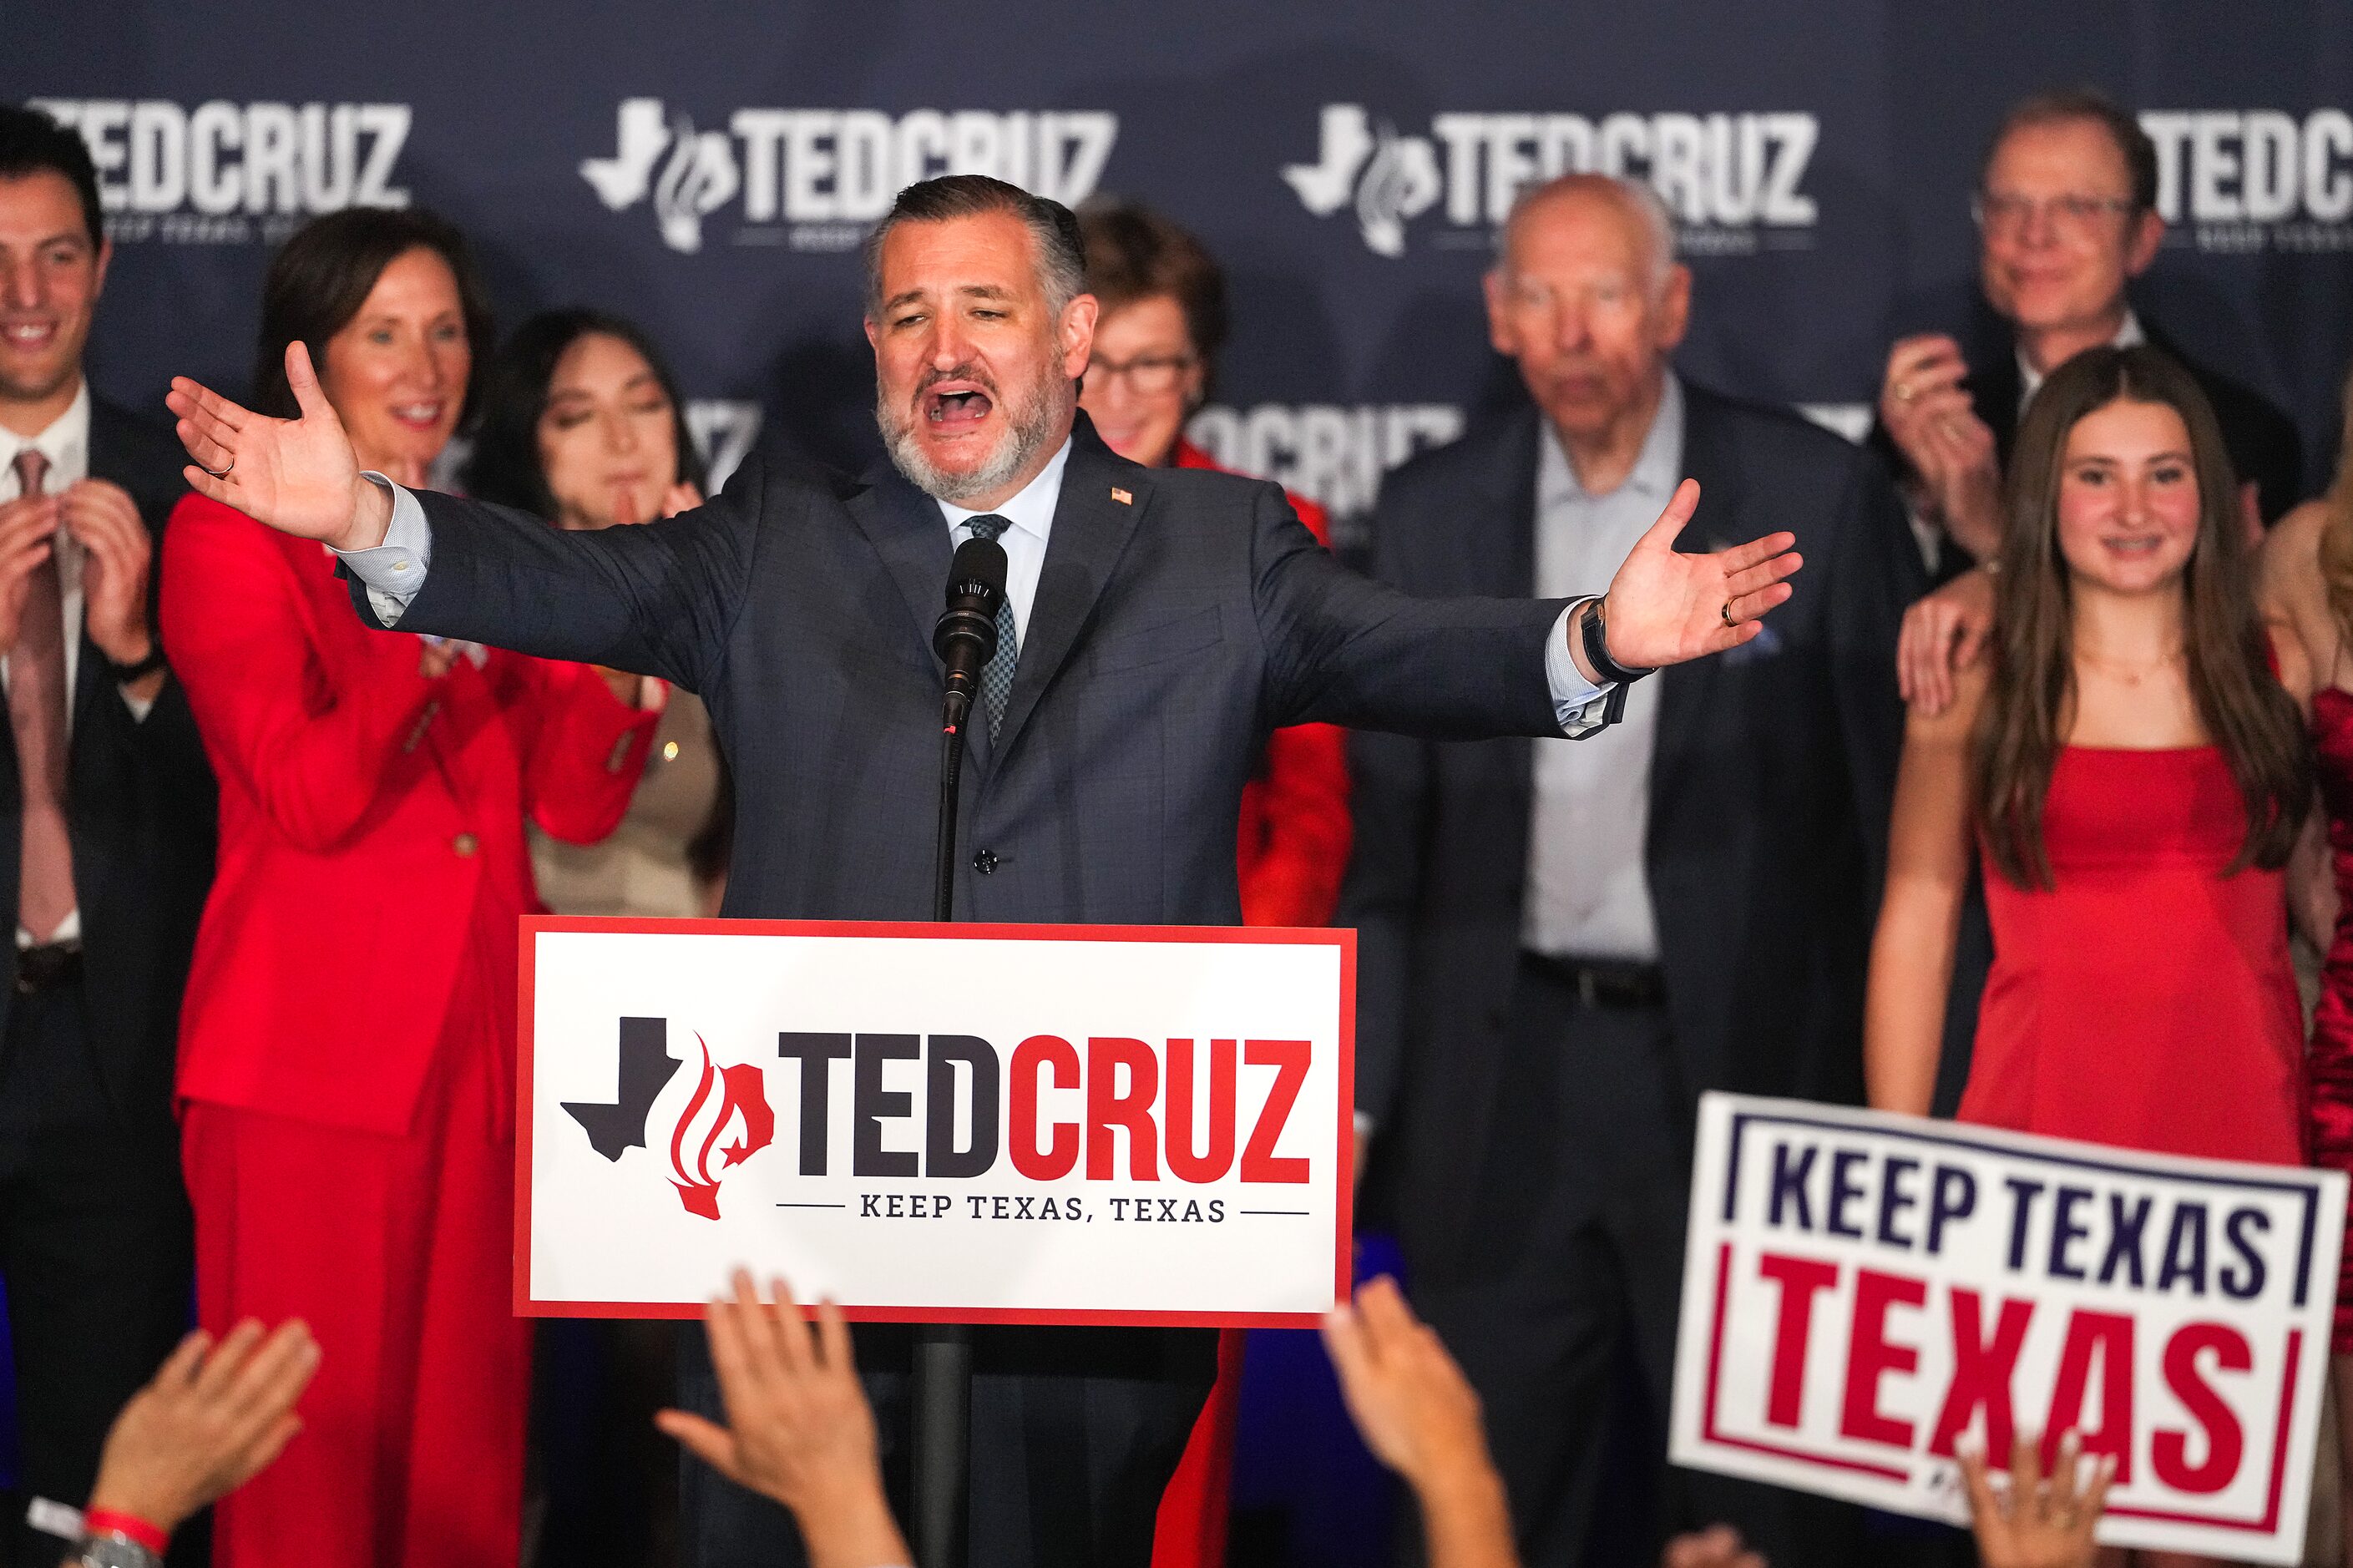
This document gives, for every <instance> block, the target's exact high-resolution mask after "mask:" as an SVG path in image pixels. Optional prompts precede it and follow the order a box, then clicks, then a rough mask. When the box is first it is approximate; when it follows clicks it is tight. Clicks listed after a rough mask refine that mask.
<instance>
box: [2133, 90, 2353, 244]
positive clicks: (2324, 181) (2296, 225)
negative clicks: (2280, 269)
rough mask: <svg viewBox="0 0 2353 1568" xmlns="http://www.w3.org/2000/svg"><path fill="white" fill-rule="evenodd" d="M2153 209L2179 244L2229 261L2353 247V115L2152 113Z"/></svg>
mask: <svg viewBox="0 0 2353 1568" xmlns="http://www.w3.org/2000/svg"><path fill="white" fill-rule="evenodd" d="M2140 123H2141V129H2142V130H2144V131H2146V132H2148V136H2149V140H2150V141H2152V142H2156V143H2157V209H2158V212H2159V213H2161V214H2162V215H2164V217H2165V221H2166V222H2167V223H2168V224H2171V225H2174V226H2175V228H2174V229H2173V231H2172V237H2173V239H2174V240H2175V241H2176V242H2177V243H2185V244H2189V245H2192V246H2195V247H2197V248H2198V249H2200V250H2203V251H2210V252H2217V253H2221V254H2225V255H2233V254H2253V253H2260V252H2263V251H2266V250H2284V251H2289V252H2306V253H2308V252H2314V251H2345V250H2353V221H2348V219H2353V114H2348V113H2347V112H2346V111H2345V110H2341V109H2316V110H2313V111H2311V112H2310V113H2308V114H2306V115H2303V116H2301V117H2298V116H2296V115H2293V114H2289V113H2286V112H2284V111H2283V110H2276V109H2244V110H2241V109H2219V110H2218V109H2200V110H2177V109H2163V110H2147V111H2145V112H2144V113H2143V114H2142V115H2141V117H2140Z"/></svg>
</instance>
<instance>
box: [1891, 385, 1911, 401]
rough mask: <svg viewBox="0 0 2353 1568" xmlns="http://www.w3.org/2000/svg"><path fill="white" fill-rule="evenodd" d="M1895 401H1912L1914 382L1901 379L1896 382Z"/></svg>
mask: <svg viewBox="0 0 2353 1568" xmlns="http://www.w3.org/2000/svg"><path fill="white" fill-rule="evenodd" d="M1895 401H1896V402H1898V403H1909V402H1911V401H1912V384H1911V383H1910V382H1908V381H1899V382H1897V383H1896V384H1895Z"/></svg>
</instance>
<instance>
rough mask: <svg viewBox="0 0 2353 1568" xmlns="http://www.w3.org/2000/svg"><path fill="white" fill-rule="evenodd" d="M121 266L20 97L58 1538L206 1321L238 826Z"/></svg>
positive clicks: (13, 633) (17, 1152) (50, 1407)
mask: <svg viewBox="0 0 2353 1568" xmlns="http://www.w3.org/2000/svg"><path fill="white" fill-rule="evenodd" d="M109 257H110V252H109V250H108V247H107V243H106V239H105V231H104V229H103V227H102V226H101V224H100V214H99V200H98V185H97V180H96V176H95V174H94V173H93V171H92V169H91V165H90V153H89V151H88V149H87V148H86V147H85V146H84V145H83V143H82V141H81V139H80V138H79V136H77V135H76V134H74V133H73V132H70V131H68V130H65V129H62V128H61V127H59V126H58V125H57V124H56V123H55V122H54V121H50V120H49V119H48V118H47V116H46V115H43V114H40V113H38V112H37V111H35V110H26V109H19V108H16V107H14V106H7V105H0V683H5V687H6V689H7V699H8V719H9V721H8V723H7V724H6V725H5V727H0V902H5V905H6V907H8V908H9V909H11V910H14V911H15V920H14V925H15V928H16V940H15V941H14V942H7V943H5V944H0V1285H5V1289H6V1292H7V1300H8V1313H9V1321H10V1324H11V1329H12V1339H13V1345H12V1349H13V1351H14V1353H15V1362H16V1386H17V1398H16V1412H17V1416H18V1419H19V1422H20V1426H21V1439H22V1444H23V1454H24V1463H23V1466H22V1472H21V1476H20V1484H19V1488H18V1490H19V1493H20V1496H19V1498H18V1500H17V1501H16V1507H14V1508H13V1509H12V1510H11V1513H12V1515H13V1516H14V1519H13V1520H12V1522H11V1525H10V1528H11V1529H12V1530H16V1529H21V1528H24V1527H23V1526H19V1525H17V1524H16V1523H15V1522H14V1521H15V1520H29V1522H30V1525H31V1527H32V1528H34V1529H36V1530H37V1529H39V1528H40V1527H42V1526H44V1525H47V1526H51V1527H53V1528H52V1531H51V1534H52V1535H53V1534H54V1533H55V1528H54V1527H62V1525H63V1516H62V1515H60V1514H59V1513H58V1511H57V1510H58V1507H59V1506H61V1505H62V1506H70V1507H78V1506H79V1504H80V1502H81V1500H82V1499H83V1498H84V1497H85V1496H86V1495H87V1493H88V1490H89V1488H90V1480H91V1479H92V1477H93V1476H94V1475H95V1473H96V1470H97V1465H98V1454H99V1447H100V1442H101V1440H102V1439H103V1438H104V1436H105V1435H106V1429H107V1425H108V1423H109V1422H110V1421H111V1420H112V1419H113V1416H114V1413H115V1411H116V1410H117V1409H119V1408H120V1407H121V1405H122V1402H123V1401H124V1400H125V1399H127V1398H129V1397H130V1396H131V1394H132V1392H133V1391H134V1390H135V1389H137V1388H138V1387H139V1386H140V1385H141V1384H143V1383H144V1382H146V1381H147V1379H148V1377H149V1375H150V1374H151V1373H153V1371H154V1369H155V1366H156V1363H159V1362H160V1361H162V1360H163V1358H164V1355H165V1353H166V1352H169V1351H170V1350H171V1348H172V1346H173V1344H174V1342H176V1341H177V1340H178V1338H179V1336H180V1335H181V1334H182V1333H183V1332H185V1331H186V1328H187V1322H188V1301H189V1298H188V1282H189V1268H190V1250H189V1249H190V1245H191V1243H190V1235H189V1217H188V1205H187V1197H186V1195H185V1192H184V1191H183V1189H182V1187H181V1182H180V1170H179V1139H178V1135H177V1132H176V1131H175V1128H174V1121H173V1118H172V1067H173V1056H174V1043H175V1040H176V1037H177V1034H178V1028H179V1011H180V993H181V989H182V987H183V986H184V984H185V982H186V979H187V973H188V953H189V950H190V947H191V944H192V943H193V942H194V941H195V929H196V921H197V917H198V916H199V915H200V914H201V913H202V911H203V909H204V901H205V891H206V887H207V885H208V884H209V883H210V881H211V879H212V864H213V843H214V832H215V828H214V792H213V782H212V773H211V772H210V770H209V768H208V767H207V766H206V762H205V752H204V746H203V743H202V742H201V741H200V740H199V739H198V737H197V735H196V727H195V720H194V719H193V718H192V717H191V716H190V714H189V711H188V705H187V702H186V700H185V698H184V697H183V696H182V694H181V692H180V689H179V688H178V687H177V685H176V684H174V681H173V680H172V678H171V673H170V670H169V669H168V668H167V667H166V666H165V664H164V655H163V649H162V647H161V645H160V644H159V643H158V642H157V641H156V637H155V629H154V628H155V619H154V605H155V595H154V582H153V570H152V563H153V561H154V559H155V557H156V555H157V553H158V546H159V544H160V542H161V538H162V534H163V529H164V517H165V515H166V514H167V513H168V512H169V511H170V510H171V508H172V505H173V503H174V501H175V500H177V499H178V497H179V496H180V494H181V493H182V489H183V487H182V486H181V483H180V478H179V467H180V465H179V463H178V462H177V461H176V453H175V450H174V445H173V442H172V440H171V438H170V437H169V436H168V435H167V434H165V433H164V431H162V430H159V429H154V428H151V427H150V426H146V425H142V424H141V423H140V422H139V421H137V420H135V419H133V418H132V417H131V416H129V415H127V414H125V413H123V412H122V411H121V409H119V408H116V407H115V406H114V405H111V404H110V403H107V402H105V401H103V400H101V399H100V398H98V397H95V396H93V395H91V392H90V384H89V382H88V381H87V379H85V377H84V376H83V374H82V365H81V361H82V348H83V344H84V342H86V341H87V339H88V337H89V335H90V318H91V315H92V313H93V311H94V310H95V309H96V307H97V304H98V299H99V294H100V289H101V288H102V287H103V286H104V283H105V280H106V267H107V262H108V259H109ZM41 1542H46V1544H42V1543H41ZM21 1549H22V1550H23V1551H24V1552H30V1553H32V1555H31V1556H28V1557H26V1561H45V1560H46V1561H54V1560H55V1557H56V1553H57V1550H58V1548H57V1543H56V1542H55V1540H54V1539H50V1538H48V1537H45V1536H40V1535H34V1536H30V1537H28V1538H26V1540H25V1542H23V1544H22V1548H21ZM43 1553H46V1558H45V1557H43V1555H42V1554H43Z"/></svg>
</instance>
